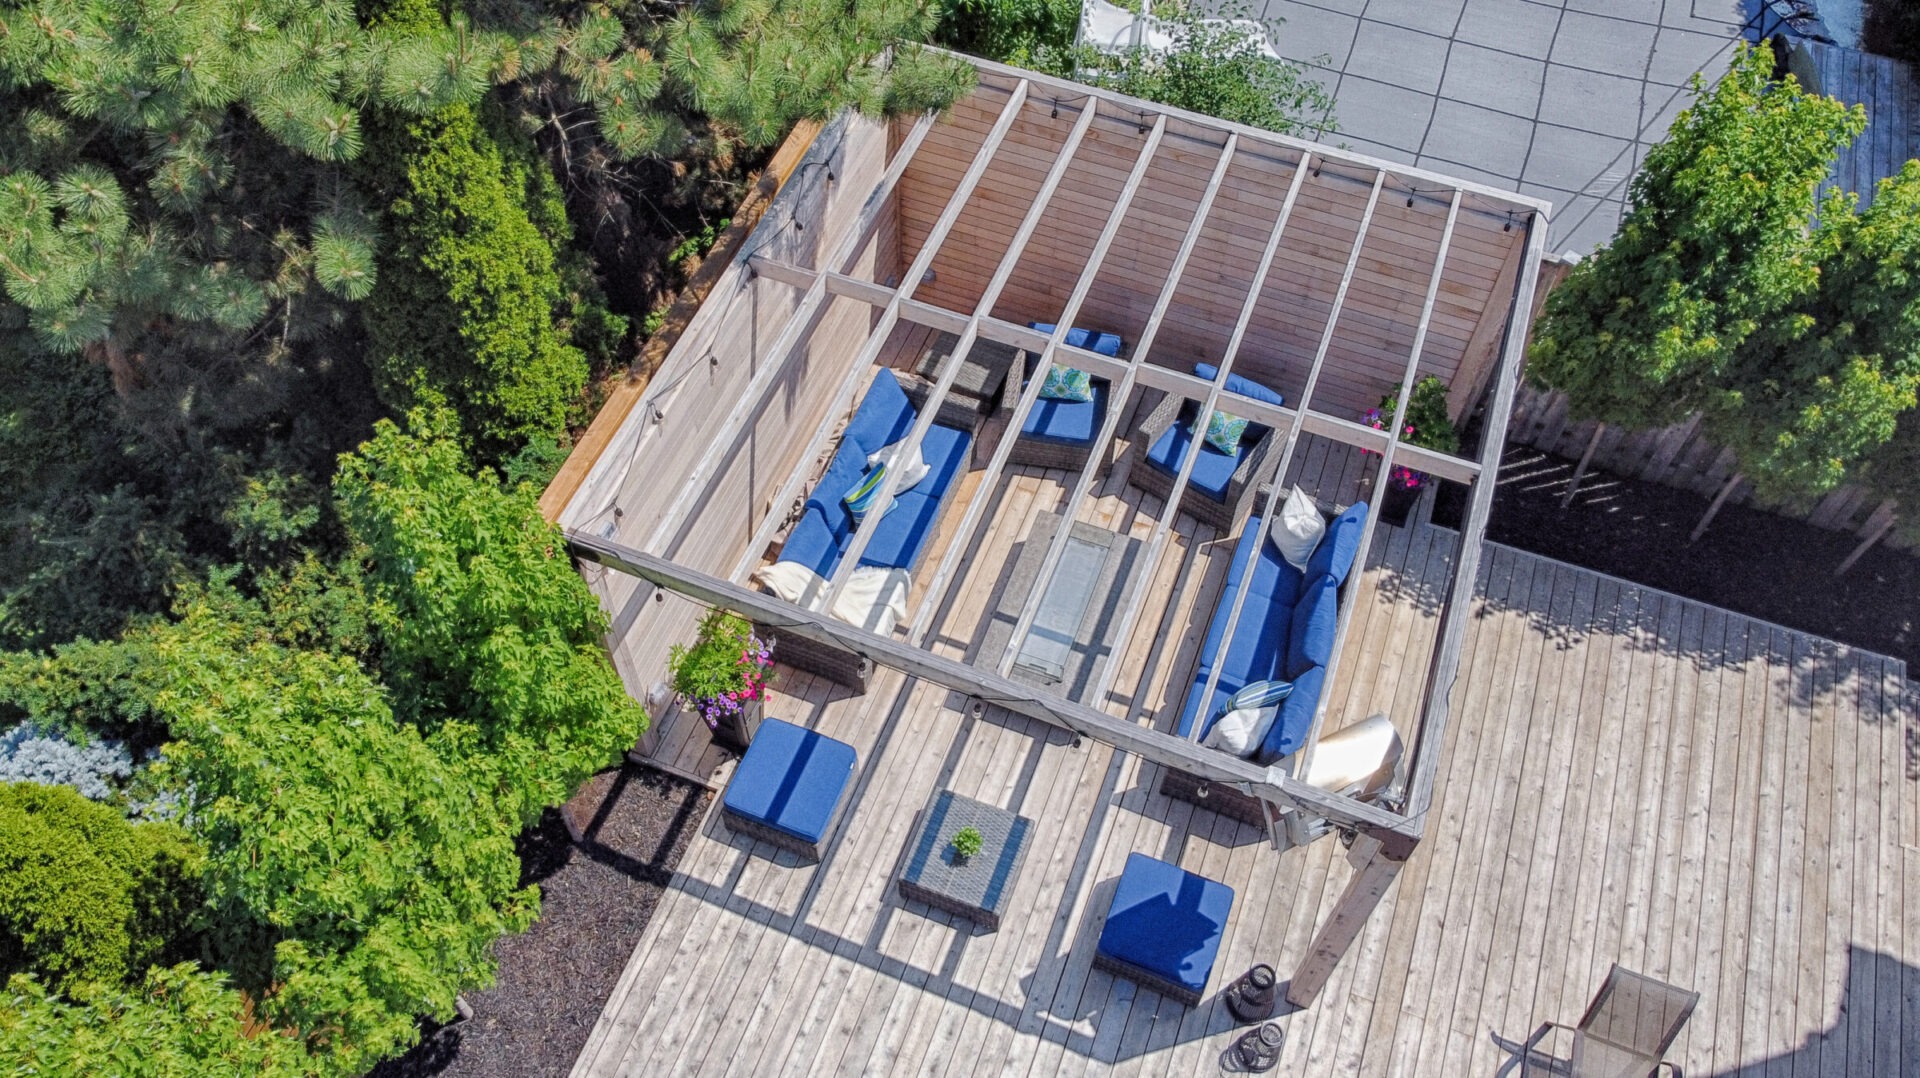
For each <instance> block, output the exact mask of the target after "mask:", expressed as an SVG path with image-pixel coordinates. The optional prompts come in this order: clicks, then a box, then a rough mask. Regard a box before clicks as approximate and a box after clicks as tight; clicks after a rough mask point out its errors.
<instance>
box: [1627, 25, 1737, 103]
mask: <svg viewBox="0 0 1920 1078" xmlns="http://www.w3.org/2000/svg"><path fill="white" fill-rule="evenodd" d="M1737 44H1738V42H1737V41H1735V40H1734V39H1731V38H1726V37H1720V36H1717V35H1714V34H1699V33H1694V32H1693V31H1691V30H1674V29H1670V28H1669V29H1664V30H1661V31H1660V33H1659V36H1657V37H1656V38H1655V39H1654V42H1653V62H1652V63H1650V64H1648V65H1647V81H1648V82H1655V83H1659V84H1661V85H1664V86H1685V85H1686V84H1687V80H1688V79H1691V78H1693V73H1694V72H1696V71H1700V70H1703V69H1706V68H1712V69H1713V70H1716V71H1719V70H1724V69H1725V68H1726V67H1727V66H1728V65H1729V64H1731V63H1732V62H1733V50H1734V47H1735V45H1737ZM1650 89H1651V88H1650Z"/></svg>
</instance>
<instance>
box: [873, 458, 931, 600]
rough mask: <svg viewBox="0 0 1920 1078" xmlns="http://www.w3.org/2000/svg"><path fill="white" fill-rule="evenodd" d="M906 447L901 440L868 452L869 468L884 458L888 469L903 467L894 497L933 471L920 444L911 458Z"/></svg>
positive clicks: (894, 489) (903, 492) (894, 490)
mask: <svg viewBox="0 0 1920 1078" xmlns="http://www.w3.org/2000/svg"><path fill="white" fill-rule="evenodd" d="M905 448H906V443H905V442H904V441H900V442H895V443H893V444H892V445H883V446H881V447H880V448H878V449H876V450H874V451H873V452H871V453H868V454H867V467H869V468H872V467H875V466H877V465H878V464H879V463H880V462H881V461H883V460H884V461H886V462H887V470H888V471H892V470H894V469H896V468H898V469H901V471H900V481H899V482H898V483H897V484H895V486H894V488H893V494H894V497H896V498H897V497H899V496H900V495H902V494H905V493H906V492H907V491H909V490H912V489H913V487H914V484H916V483H918V482H920V480H922V479H925V478H926V477H927V473H928V472H931V471H933V467H932V465H929V464H928V463H927V458H926V455H925V454H923V453H921V452H920V447H919V446H915V447H914V450H913V456H912V457H911V458H906V457H904V456H903V454H902V452H901V451H902V450H904V449H905ZM895 457H902V459H900V460H895V459H894V458H895ZM868 568H872V566H868Z"/></svg>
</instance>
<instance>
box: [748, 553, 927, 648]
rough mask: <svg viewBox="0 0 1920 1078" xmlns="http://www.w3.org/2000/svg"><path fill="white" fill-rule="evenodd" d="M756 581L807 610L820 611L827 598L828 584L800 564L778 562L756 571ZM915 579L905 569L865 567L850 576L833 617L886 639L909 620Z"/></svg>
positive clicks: (836, 602)
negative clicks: (902, 623) (908, 602)
mask: <svg viewBox="0 0 1920 1078" xmlns="http://www.w3.org/2000/svg"><path fill="white" fill-rule="evenodd" d="M753 579H754V580H755V581H757V582H758V583H760V584H761V585H763V586H765V587H766V589H767V590H768V591H770V592H772V593H773V594H775V595H777V596H779V597H780V598H782V599H785V600H786V601H788V602H790V603H793V604H794V605H796V606H799V607H801V608H803V609H806V610H814V611H817V610H819V609H820V607H821V605H822V603H823V602H824V600H825V599H826V595H827V584H828V582H827V581H826V580H825V579H823V578H822V577H821V576H820V574H818V573H816V572H814V571H813V570H812V569H809V568H807V567H806V566H804V565H801V564H800V563H799V562H792V561H777V562H774V563H773V564H772V565H763V566H761V567H760V568H759V569H757V570H755V571H754V574H753ZM912 583H913V578H912V577H910V576H908V575H907V571H906V570H905V569H882V568H880V567H879V566H875V565H863V566H861V567H860V568H858V569H855V570H854V571H853V572H852V573H851V574H849V575H848V576H847V586H846V587H844V588H841V589H840V597H839V598H838V599H836V600H834V603H833V616H834V617H836V618H839V619H840V620H841V621H844V622H846V623H847V624H848V625H856V626H859V627H860V628H862V629H865V630H867V631H868V632H873V633H878V634H880V635H881V636H885V635H887V634H888V633H891V632H893V627H894V626H895V625H898V624H899V623H900V622H903V621H905V620H907V589H908V587H909V586H910V585H911V584H912Z"/></svg>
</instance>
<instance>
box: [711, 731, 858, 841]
mask: <svg viewBox="0 0 1920 1078" xmlns="http://www.w3.org/2000/svg"><path fill="white" fill-rule="evenodd" d="M854 759H855V754H854V751H853V746H852V745H849V744H847V743H845V742H843V741H835V740H834V739H833V738H830V737H826V736H824V735H821V734H817V733H814V732H813V731H812V730H807V729H804V728H802V727H799V726H795V725H794V724H792V723H790V722H784V721H782V720H780V719H767V720H766V721H764V722H762V723H761V724H760V732H759V733H757V734H755V735H754V736H753V744H751V745H749V746H747V753H746V755H745V756H742V757H741V758H740V766H739V768H738V769H736V770H735V771H734V773H733V781H732V782H729V783H727V795H726V799H725V800H724V801H723V802H722V804H723V805H724V806H725V807H726V810H727V811H728V812H731V813H734V814H736V815H739V816H745V817H746V818H748V819H750V820H756V821H758V822H760V823H763V824H766V825H767V826H768V827H773V828H777V829H779V830H781V831H785V832H786V833H787V834H790V835H793V836H794V837H796V838H799V839H802V840H803V841H806V842H811V843H816V844H817V843H819V842H820V841H821V840H822V839H824V838H826V837H827V826H828V825H829V824H831V823H832V822H833V814H834V810H835V809H837V808H839V806H840V798H841V797H843V796H844V795H845V794H846V792H847V785H848V783H850V782H851V781H852V780H853V765H854Z"/></svg>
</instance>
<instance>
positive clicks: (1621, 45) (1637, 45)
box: [1547, 11, 1657, 79]
mask: <svg viewBox="0 0 1920 1078" xmlns="http://www.w3.org/2000/svg"><path fill="white" fill-rule="evenodd" d="M1656 29H1657V28H1656V27H1654V26H1650V25H1648V24H1646V23H1643V22H1633V21H1631V20H1628V19H1613V18H1608V17H1606V16H1602V15H1589V14H1587V13H1586V12H1584V11H1569V12H1566V13H1565V14H1564V15H1562V16H1561V17H1560V29H1559V31H1558V32H1557V33H1556V34H1554V37H1553V51H1552V52H1551V53H1549V54H1548V55H1547V59H1548V60H1549V61H1550V62H1552V63H1556V64H1566V65H1568V66H1570V67H1581V68H1585V69H1587V70H1588V71H1604V72H1606V73H1607V74H1610V75H1625V76H1627V77H1628V78H1633V79H1641V78H1645V77H1646V74H1647V56H1648V54H1649V53H1651V52H1652V51H1653V38H1654V33H1655V31H1656Z"/></svg>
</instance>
